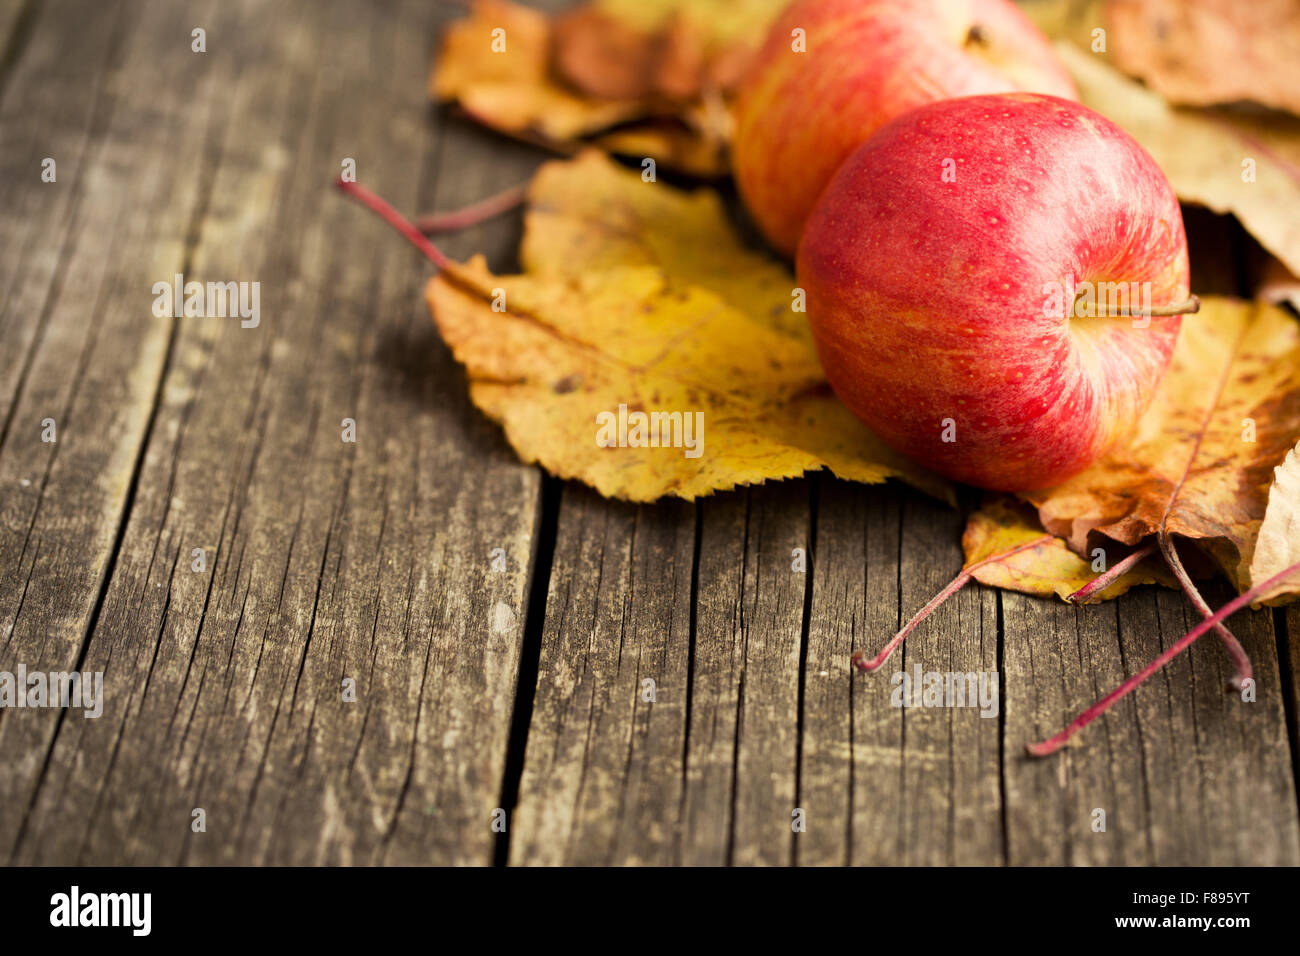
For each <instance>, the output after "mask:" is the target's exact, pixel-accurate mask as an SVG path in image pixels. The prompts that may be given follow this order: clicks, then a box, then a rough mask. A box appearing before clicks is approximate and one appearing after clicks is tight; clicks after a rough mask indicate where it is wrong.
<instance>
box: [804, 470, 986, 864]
mask: <svg viewBox="0 0 1300 956" xmlns="http://www.w3.org/2000/svg"><path fill="white" fill-rule="evenodd" d="M960 533H961V518H960V515H958V514H957V513H956V512H955V511H953V510H952V509H950V508H947V507H945V506H943V505H941V504H938V503H936V502H932V501H930V500H928V499H926V498H924V497H922V496H921V495H919V494H917V493H915V492H911V491H906V490H904V489H901V488H898V487H896V486H892V485H890V486H885V487H880V488H861V487H857V486H853V485H850V484H847V483H845V482H841V481H837V480H833V479H827V480H825V481H824V482H823V484H822V494H821V496H820V499H819V504H818V513H817V555H816V568H815V573H814V586H813V594H812V610H811V621H810V628H809V640H808V660H807V667H806V671H805V680H806V687H807V690H806V695H805V704H804V735H803V764H802V768H801V776H800V780H801V785H800V790H801V792H800V802H801V804H802V805H803V806H804V808H805V810H806V812H807V815H808V832H807V833H806V834H801V835H800V836H799V838H798V840H797V846H798V862H799V863H800V864H802V865H807V864H846V863H853V864H870V865H878V864H890V863H892V864H992V863H999V862H1001V860H1002V852H1003V851H1002V826H1001V818H1000V813H1001V798H1000V794H999V770H998V768H999V750H998V748H999V741H998V733H999V728H998V719H997V716H998V715H997V712H996V711H992V710H990V711H989V716H987V717H983V716H981V715H980V713H981V712H980V708H978V707H910V706H908V707H899V706H896V704H897V703H900V702H901V698H899V699H896V698H895V692H896V690H900V692H901V688H900V687H899V684H897V683H896V679H895V676H894V675H896V674H898V673H900V672H904V671H906V672H909V673H910V674H913V675H914V674H915V672H916V669H917V668H918V667H919V669H920V671H921V672H922V673H926V672H938V673H948V672H954V673H962V674H966V673H974V674H976V675H977V679H978V675H980V674H983V675H985V680H986V681H991V680H994V679H995V678H994V675H995V674H996V672H997V670H998V657H997V651H998V641H997V635H998V622H997V603H996V601H997V596H996V594H994V593H993V592H991V591H987V590H986V589H984V588H982V587H980V586H978V585H974V584H972V585H969V586H967V588H966V589H965V590H963V591H962V592H960V593H959V594H958V595H957V596H956V597H954V598H952V599H951V600H949V601H948V602H947V603H946V604H944V605H942V606H940V607H939V609H938V610H936V611H935V612H934V613H933V614H932V615H931V616H930V617H929V618H927V619H926V621H925V622H924V623H923V624H921V625H920V626H919V627H918V628H917V630H916V631H914V632H913V633H912V635H911V636H910V637H909V638H908V639H907V640H906V641H905V642H904V643H903V645H902V647H901V648H900V649H899V650H898V651H896V652H895V653H894V655H893V657H891V658H890V659H889V660H888V661H887V662H886V663H885V664H884V665H883V666H882V667H881V669H880V670H879V671H876V672H875V673H872V674H851V673H850V672H851V669H852V668H851V664H850V655H851V653H852V652H853V651H854V650H857V649H864V650H868V651H875V650H878V649H879V648H880V647H882V646H883V645H884V644H885V642H887V641H888V640H889V638H890V637H891V636H892V635H893V634H894V633H895V632H896V631H897V630H898V628H899V627H900V626H901V625H902V623H903V622H905V621H906V620H907V619H908V618H910V617H911V616H912V615H913V614H914V613H915V612H916V611H917V610H918V609H919V608H920V607H921V606H922V605H924V604H925V603H926V602H927V601H928V600H929V599H930V598H931V597H932V596H933V595H934V594H935V593H937V592H938V591H939V590H941V589H942V588H943V586H944V585H945V584H947V583H948V581H949V580H950V579H951V578H952V576H953V575H954V574H956V573H957V571H958V570H959V569H960V568H961V563H962V556H961V549H960V546H959V544H958V542H959V539H960ZM909 679H910V678H909ZM986 686H989V687H992V686H993V685H992V684H988V685H986Z"/></svg>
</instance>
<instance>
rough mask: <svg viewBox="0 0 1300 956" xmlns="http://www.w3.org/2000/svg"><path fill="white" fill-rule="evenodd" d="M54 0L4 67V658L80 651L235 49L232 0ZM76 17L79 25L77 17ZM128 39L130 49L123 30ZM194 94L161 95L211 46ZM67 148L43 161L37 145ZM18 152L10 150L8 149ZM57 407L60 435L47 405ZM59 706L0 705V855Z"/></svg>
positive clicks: (0, 648)
mask: <svg viewBox="0 0 1300 956" xmlns="http://www.w3.org/2000/svg"><path fill="white" fill-rule="evenodd" d="M215 6H217V5H215V4H208V5H204V6H201V7H198V8H196V10H191V11H184V10H181V9H178V8H177V7H176V6H175V5H174V4H166V3H145V4H142V5H128V6H127V8H125V9H118V6H117V5H115V4H100V3H95V2H78V0H55V2H51V3H49V4H47V5H44V6H43V7H42V9H41V10H40V11H39V13H38V19H37V21H36V22H35V24H34V25H33V27H32V34H31V36H30V37H29V38H28V40H27V46H26V49H25V50H24V52H23V55H22V56H21V57H20V58H19V59H18V60H17V62H16V63H15V64H14V65H13V68H12V69H13V74H12V75H10V76H8V77H7V78H6V84H5V96H4V103H3V107H2V108H0V109H2V113H0V125H2V126H3V128H4V130H5V147H6V148H5V150H4V151H3V155H4V157H5V159H4V162H5V164H6V165H5V169H4V173H5V175H4V176H3V177H2V178H3V185H0V189H3V195H4V197H5V201H4V204H3V208H4V210H5V213H6V214H5V215H4V216H3V217H2V221H0V235H2V236H3V238H0V250H3V253H4V254H3V255H0V263H2V264H0V269H3V270H4V272H3V284H4V285H3V287H4V289H5V295H4V301H3V306H2V308H3V318H2V320H0V356H3V358H0V382H2V383H3V384H2V385H0V396H3V397H2V398H0V412H2V413H3V435H2V437H0V441H2V442H3V444H2V446H0V628H3V631H2V634H3V642H2V643H0V668H3V669H5V670H9V671H12V670H14V669H15V668H16V667H17V666H18V665H19V664H22V665H25V666H26V667H27V668H28V669H30V670H40V671H62V670H70V669H73V668H74V667H75V666H76V665H77V662H78V658H79V655H80V654H81V652H82V649H83V646H84V642H85V638H86V634H87V629H88V627H89V624H90V621H91V618H92V614H93V612H94V608H95V605H96V602H97V601H98V599H99V595H100V593H101V586H102V584H103V582H104V578H105V575H106V573H107V571H108V568H109V564H110V559H111V555H112V553H113V549H114V544H115V540H116V537H117V534H118V531H119V528H120V526H121V522H122V519H123V511H124V508H125V507H126V505H127V501H128V498H129V488H130V484H131V478H132V475H133V473H134V469H135V466H136V463H137V460H138V457H139V453H140V448H141V444H142V442H143V440H144V436H145V432H146V428H147V425H148V422H149V416H150V413H151V410H152V408H153V405H154V400H155V395H156V392H157V388H158V383H159V381H160V378H161V375H162V371H163V366H164V362H165V356H166V354H167V349H168V343H169V340H170V337H171V331H172V321H171V320H169V319H162V320H159V319H156V318H154V317H153V315H152V313H151V305H152V300H153V295H152V292H151V291H150V290H151V286H152V284H153V283H154V282H155V281H157V280H158V279H159V278H161V277H164V276H167V275H169V274H171V273H173V272H175V271H177V270H178V269H179V267H180V266H181V263H182V262H183V260H184V257H185V248H186V231H187V228H188V225H189V223H190V221H191V219H192V217H193V215H194V213H195V211H196V210H197V209H198V208H199V207H200V206H201V204H202V201H203V190H202V183H203V177H204V174H205V170H206V169H208V168H209V167H210V165H211V164H210V161H209V160H208V158H207V154H206V145H207V144H206V142H205V130H207V129H208V128H209V124H210V123H211V122H212V121H213V119H214V114H213V110H214V109H217V110H219V109H220V103H221V99H222V93H223V89H224V88H225V87H226V86H227V85H228V81H229V77H230V74H229V64H228V63H226V62H225V61H223V60H222V59H221V58H213V59H211V60H208V61H203V59H202V57H200V56H198V55H196V54H194V53H192V52H191V50H190V44H189V31H190V25H191V23H192V21H193V19H194V17H195V15H196V12H197V13H199V14H201V15H203V16H205V17H206V18H207V22H209V23H211V24H212V25H213V27H214V29H215V28H221V27H224V26H225V25H226V24H228V23H230V22H232V20H233V18H232V17H231V15H230V11H228V10H227V9H226V8H225V7H224V5H222V9H221V10H215V9H213V7H215ZM69 24H76V25H77V26H79V27H81V28H82V29H81V30H80V31H77V30H71V31H70V30H69ZM119 43H120V44H121V50H120V51H119V50H118V45H119ZM200 62H206V63H207V64H208V65H207V69H206V71H205V73H204V75H203V76H202V77H201V78H199V79H197V80H195V81H194V82H191V83H186V84H185V88H186V92H187V95H186V96H185V97H184V98H183V99H182V97H181V96H180V94H179V93H177V94H176V95H175V96H173V97H171V98H165V99H160V98H159V97H158V96H157V95H156V94H157V92H158V90H159V89H160V88H161V89H166V88H173V87H176V86H177V84H179V83H180V82H181V78H182V77H184V76H185V75H187V71H188V70H191V69H193V68H194V67H195V65H196V64H197V63H200ZM44 156H51V157H52V158H54V159H55V160H56V163H58V166H57V180H56V181H55V182H53V183H45V182H42V181H41V179H40V171H41V162H40V160H41V157H44ZM11 164H12V165H11ZM47 419H52V420H53V426H52V427H53V428H54V432H53V436H52V437H54V438H56V439H57V440H56V441H50V442H47V441H45V440H44V438H45V437H50V433H49V432H48V431H47V426H46V425H43V424H42V423H43V422H44V421H46V420H47ZM64 713H65V712H63V711H58V710H51V709H44V710H23V711H17V710H10V711H7V712H5V713H4V714H0V753H4V754H5V755H6V756H5V759H4V761H2V762H0V804H3V805H4V806H6V807H9V808H11V812H6V813H4V814H2V815H0V855H2V856H4V857H5V858H8V857H9V856H10V854H11V852H12V851H13V848H14V846H15V843H16V842H17V841H18V840H19V838H20V835H21V833H22V830H23V827H24V826H25V821H26V820H27V817H28V808H29V807H30V805H31V803H32V796H33V792H34V789H35V787H36V786H37V783H38V781H39V780H40V779H41V775H42V772H43V769H44V767H45V762H46V759H47V755H48V753H49V751H50V745H51V741H52V739H53V737H54V733H55V730H56V728H57V727H58V726H60V725H61V723H71V722H72V721H64Z"/></svg>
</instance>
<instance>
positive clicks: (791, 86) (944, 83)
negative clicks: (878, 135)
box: [732, 0, 1076, 255]
mask: <svg viewBox="0 0 1300 956" xmlns="http://www.w3.org/2000/svg"><path fill="white" fill-rule="evenodd" d="M796 31H803V33H802V34H797V33H796ZM1012 90H1027V91H1032V92H1039V93H1052V94H1054V95H1057V96H1065V97H1068V98H1074V97H1075V96H1076V91H1075V88H1074V83H1073V82H1072V81H1071V80H1070V76H1069V74H1068V73H1067V72H1066V70H1065V68H1064V67H1063V66H1062V65H1061V64H1060V63H1059V62H1058V60H1057V59H1056V55H1055V54H1054V53H1053V52H1052V48H1051V46H1050V45H1049V43H1048V41H1047V38H1046V37H1044V36H1043V35H1042V33H1040V32H1039V31H1038V29H1037V27H1035V26H1034V25H1033V24H1032V23H1030V22H1029V20H1028V19H1026V18H1025V16H1024V14H1022V13H1021V12H1020V11H1019V10H1017V9H1016V8H1015V7H1014V6H1012V5H1011V4H1010V3H1009V2H1008V0H797V2H795V3H793V4H792V5H791V6H790V7H788V8H787V9H786V11H785V13H783V14H782V16H781V17H780V18H779V20H778V21H777V23H776V24H775V25H774V26H773V28H772V30H771V32H770V33H769V34H768V37H767V41H766V42H765V44H764V46H763V49H762V50H761V52H760V53H759V54H758V55H757V58H756V59H755V61H754V65H753V68H752V69H751V71H750V73H749V74H748V78H747V80H746V82H745V84H744V85H743V88H742V90H741V95H740V99H739V101H738V104H737V109H736V135H735V137H734V139H733V142H732V154H733V166H734V169H735V175H736V182H737V184H738V185H739V187H740V192H741V195H742V196H743V197H744V200H745V204H746V206H747V207H748V208H749V210H750V213H751V214H752V215H753V216H754V218H755V220H756V221H757V222H758V224H759V227H760V228H761V229H762V230H763V233H764V234H765V235H766V236H767V238H768V240H769V241H770V242H771V243H772V244H773V245H774V246H775V247H776V248H777V249H779V250H781V251H782V252H783V253H785V254H786V255H793V254H794V250H795V247H796V246H797V245H798V243H799V234H800V232H801V230H802V229H803V224H804V220H805V219H807V218H808V213H809V212H810V211H811V210H812V207H813V203H814V202H816V201H817V197H818V195H820V193H821V191H822V189H823V187H825V185H826V183H827V182H829V181H830V178H831V175H832V174H833V173H834V172H835V170H836V169H837V168H838V167H839V165H840V163H841V162H843V161H844V159H845V157H847V156H848V155H849V153H851V152H853V150H854V149H855V148H856V147H857V146H859V145H860V144H861V143H862V142H863V141H865V140H866V139H867V137H868V136H870V135H871V134H872V133H873V132H875V131H876V130H877V129H879V128H880V127H881V126H883V125H885V123H887V122H889V121H890V120H892V119H894V118H895V117H897V116H901V115H902V114H903V113H905V112H907V111H908V110H910V109H913V108H915V107H917V106H921V105H923V104H925V103H931V102H934V101H935V100H941V99H947V98H949V97H953V96H972V95H975V94H977V93H1001V92H1008V91H1012Z"/></svg>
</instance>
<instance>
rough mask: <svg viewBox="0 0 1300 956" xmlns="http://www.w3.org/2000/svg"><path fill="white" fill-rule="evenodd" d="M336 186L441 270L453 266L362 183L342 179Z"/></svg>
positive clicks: (402, 217)
mask: <svg viewBox="0 0 1300 956" xmlns="http://www.w3.org/2000/svg"><path fill="white" fill-rule="evenodd" d="M334 185H335V186H337V187H338V188H339V189H341V190H342V191H343V192H344V193H346V194H347V195H349V196H351V197H352V198H353V199H355V200H356V201H357V202H359V203H361V205H363V206H365V207H366V208H367V209H369V210H370V211H371V212H373V213H375V214H376V215H377V216H379V218H380V219H382V220H384V222H386V223H388V224H389V225H390V226H392V227H393V228H394V229H396V230H397V231H398V232H399V233H401V234H402V235H403V236H405V237H406V240H407V242H409V243H410V244H411V245H413V246H415V248H417V249H419V250H420V251H421V252H422V253H424V257H425V258H426V259H428V260H429V261H430V262H432V263H433V264H434V265H435V266H437V267H438V268H439V269H446V268H447V267H449V266H450V265H451V260H450V259H448V258H447V257H446V256H444V255H443V254H442V253H441V252H440V251H438V247H437V246H435V245H434V244H433V243H432V242H430V241H429V240H428V239H426V238H424V236H423V235H421V233H420V230H418V229H416V228H415V226H413V225H411V221H410V220H409V219H407V218H406V217H405V216H403V215H402V214H401V213H400V212H398V211H397V210H396V209H394V208H393V207H392V206H390V205H389V204H388V203H387V202H385V201H384V200H383V199H381V198H380V197H379V196H377V195H376V194H375V193H372V192H371V191H370V190H369V189H367V188H366V187H365V186H363V185H361V184H360V183H356V182H349V181H347V180H345V179H343V178H342V177H340V178H339V179H336V180H335V181H334Z"/></svg>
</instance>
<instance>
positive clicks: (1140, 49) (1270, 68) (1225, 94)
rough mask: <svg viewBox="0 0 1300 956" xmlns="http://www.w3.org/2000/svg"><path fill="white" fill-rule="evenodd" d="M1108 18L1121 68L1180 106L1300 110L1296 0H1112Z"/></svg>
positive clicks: (1299, 37)
mask: <svg viewBox="0 0 1300 956" xmlns="http://www.w3.org/2000/svg"><path fill="white" fill-rule="evenodd" d="M1105 22H1106V26H1107V27H1108V28H1109V34H1108V36H1109V40H1110V47H1111V50H1112V52H1113V53H1114V56H1115V62H1116V64H1117V65H1118V66H1119V68H1120V69H1121V70H1123V71H1124V72H1125V73H1128V74H1130V75H1132V76H1137V77H1140V78H1142V79H1143V80H1145V81H1146V82H1147V84H1148V85H1149V86H1150V87H1151V88H1152V89H1154V90H1156V91H1157V92H1159V93H1161V94H1163V95H1164V97H1165V98H1166V99H1168V100H1170V101H1171V102H1173V103H1182V104H1187V105H1192V106H1213V105H1215V104H1221V103H1232V102H1236V101H1241V100H1252V101H1254V102H1256V103H1262V104H1264V105H1265V106H1273V107H1276V108H1278V109H1284V110H1290V111H1291V112H1293V113H1300V83H1298V82H1296V69H1297V64H1300V4H1297V3H1296V2H1295V0H1251V2H1250V3H1243V2H1241V0H1196V2H1195V3H1189V2H1187V0H1108V2H1107V4H1106V7H1105Z"/></svg>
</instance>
